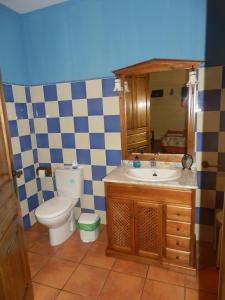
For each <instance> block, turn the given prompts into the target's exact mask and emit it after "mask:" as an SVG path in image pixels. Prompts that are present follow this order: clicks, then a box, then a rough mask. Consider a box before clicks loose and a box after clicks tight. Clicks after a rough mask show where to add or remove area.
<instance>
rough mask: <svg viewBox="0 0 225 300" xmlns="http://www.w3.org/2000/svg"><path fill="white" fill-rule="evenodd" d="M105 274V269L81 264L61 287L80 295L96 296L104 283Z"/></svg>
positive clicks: (106, 273) (106, 272)
mask: <svg viewBox="0 0 225 300" xmlns="http://www.w3.org/2000/svg"><path fill="white" fill-rule="evenodd" d="M107 275H108V271H107V270H104V269H100V268H96V267H92V266H87V265H82V264H81V265H79V266H78V268H77V269H76V271H75V272H74V273H73V275H72V276H71V277H70V279H69V280H68V282H67V283H66V285H65V287H64V288H63V289H64V290H66V291H69V292H73V293H76V294H79V295H82V296H86V297H90V298H96V297H97V296H98V295H99V293H100V291H101V289H102V287H103V285H104V283H105V280H106V277H107Z"/></svg>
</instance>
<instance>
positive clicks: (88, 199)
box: [80, 195, 95, 209]
mask: <svg viewBox="0 0 225 300" xmlns="http://www.w3.org/2000/svg"><path fill="white" fill-rule="evenodd" d="M80 202H81V208H87V209H94V208H95V207H94V197H93V195H83V196H81V200H80Z"/></svg>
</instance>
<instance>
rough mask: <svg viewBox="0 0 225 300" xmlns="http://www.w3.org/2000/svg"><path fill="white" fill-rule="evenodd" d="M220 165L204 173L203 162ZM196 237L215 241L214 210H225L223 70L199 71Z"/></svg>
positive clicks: (220, 68)
mask: <svg viewBox="0 0 225 300" xmlns="http://www.w3.org/2000/svg"><path fill="white" fill-rule="evenodd" d="M204 160H207V161H208V162H209V164H210V165H212V166H216V165H218V170H217V168H216V167H211V168H208V169H203V168H202V166H201V163H202V161H204ZM196 163H197V169H198V186H199V189H198V190H197V197H196V213H195V215H196V233H197V234H198V238H199V239H202V240H209V241H210V240H212V238H213V227H212V225H213V224H214V214H215V210H217V209H221V208H222V207H223V197H224V195H223V194H224V192H223V191H224V183H225V69H224V68H223V67H222V66H218V67H210V68H205V69H204V68H202V69H200V71H199V94H198V111H197V124H196Z"/></svg>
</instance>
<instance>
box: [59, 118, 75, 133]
mask: <svg viewBox="0 0 225 300" xmlns="http://www.w3.org/2000/svg"><path fill="white" fill-rule="evenodd" d="M59 122H60V129H61V133H70V132H75V130H74V119H73V117H60V120H59Z"/></svg>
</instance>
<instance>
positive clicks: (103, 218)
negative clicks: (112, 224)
mask: <svg viewBox="0 0 225 300" xmlns="http://www.w3.org/2000/svg"><path fill="white" fill-rule="evenodd" d="M95 213H96V214H97V215H98V216H99V217H100V219H101V224H107V219H106V213H105V211H102V210H97V209H95Z"/></svg>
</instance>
